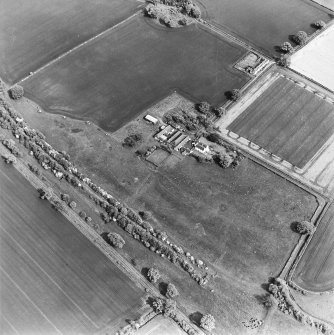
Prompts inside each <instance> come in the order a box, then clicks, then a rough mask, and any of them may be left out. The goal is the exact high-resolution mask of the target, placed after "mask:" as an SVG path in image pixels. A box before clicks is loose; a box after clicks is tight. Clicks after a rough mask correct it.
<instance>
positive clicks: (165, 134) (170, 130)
mask: <svg viewBox="0 0 334 335" xmlns="http://www.w3.org/2000/svg"><path fill="white" fill-rule="evenodd" d="M175 132H176V129H175V128H174V127H172V126H171V125H168V126H166V127H164V128H163V129H161V131H160V132H159V133H158V134H156V135H155V138H156V139H157V140H158V141H163V142H164V141H167V139H168V138H169V137H170V136H172V135H173V134H174V133H175Z"/></svg>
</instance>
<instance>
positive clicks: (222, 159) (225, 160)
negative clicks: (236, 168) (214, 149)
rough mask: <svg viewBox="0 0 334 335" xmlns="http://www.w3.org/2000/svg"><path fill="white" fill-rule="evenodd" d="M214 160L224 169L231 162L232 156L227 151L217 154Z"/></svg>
mask: <svg viewBox="0 0 334 335" xmlns="http://www.w3.org/2000/svg"><path fill="white" fill-rule="evenodd" d="M215 160H216V162H217V164H218V165H219V166H221V167H222V168H224V169H226V168H228V167H229V166H230V165H231V164H232V163H233V157H231V156H230V155H229V154H227V153H224V154H219V155H217V156H216V157H215Z"/></svg>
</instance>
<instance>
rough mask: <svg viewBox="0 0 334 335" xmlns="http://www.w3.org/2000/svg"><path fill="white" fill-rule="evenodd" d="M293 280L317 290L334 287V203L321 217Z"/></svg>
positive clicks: (309, 288)
mask: <svg viewBox="0 0 334 335" xmlns="http://www.w3.org/2000/svg"><path fill="white" fill-rule="evenodd" d="M293 280H294V281H295V282H296V283H297V284H298V285H299V286H301V287H302V288H304V289H306V290H310V291H315V292H322V291H328V290H332V289H333V288H334V203H332V204H331V205H330V207H329V208H328V210H327V212H326V213H325V215H324V216H323V218H322V219H321V221H320V223H319V226H318V228H317V230H316V232H315V234H314V236H313V238H312V240H311V242H310V244H309V245H308V247H307V249H306V251H305V253H304V255H303V257H302V259H301V260H300V262H299V264H298V266H297V268H296V271H295V273H294V275H293Z"/></svg>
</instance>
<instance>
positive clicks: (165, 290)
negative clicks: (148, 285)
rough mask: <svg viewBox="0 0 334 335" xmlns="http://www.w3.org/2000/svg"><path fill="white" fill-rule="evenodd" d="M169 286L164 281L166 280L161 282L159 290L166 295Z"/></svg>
mask: <svg viewBox="0 0 334 335" xmlns="http://www.w3.org/2000/svg"><path fill="white" fill-rule="evenodd" d="M167 286H168V284H167V283H164V282H161V283H159V291H160V293H161V294H162V295H166V293H167Z"/></svg>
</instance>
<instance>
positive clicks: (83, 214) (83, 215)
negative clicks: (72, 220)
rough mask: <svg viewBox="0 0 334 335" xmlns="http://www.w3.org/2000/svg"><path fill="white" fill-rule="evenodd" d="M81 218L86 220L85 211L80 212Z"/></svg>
mask: <svg viewBox="0 0 334 335" xmlns="http://www.w3.org/2000/svg"><path fill="white" fill-rule="evenodd" d="M79 216H80V217H81V218H82V219H86V216H87V214H86V212H84V211H80V212H79Z"/></svg>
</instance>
